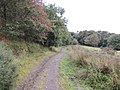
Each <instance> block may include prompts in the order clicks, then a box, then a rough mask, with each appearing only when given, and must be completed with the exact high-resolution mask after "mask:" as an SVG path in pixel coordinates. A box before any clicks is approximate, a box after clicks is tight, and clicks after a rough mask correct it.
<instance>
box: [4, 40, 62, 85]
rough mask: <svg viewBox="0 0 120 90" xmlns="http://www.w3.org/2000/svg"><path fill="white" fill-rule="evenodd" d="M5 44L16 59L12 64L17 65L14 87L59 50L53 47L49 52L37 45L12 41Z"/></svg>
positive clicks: (47, 49)
mask: <svg viewBox="0 0 120 90" xmlns="http://www.w3.org/2000/svg"><path fill="white" fill-rule="evenodd" d="M6 44H7V47H8V48H10V49H11V50H12V51H13V53H14V56H15V57H16V59H15V60H14V64H16V65H17V74H18V76H17V81H16V86H17V85H19V84H20V83H21V81H23V80H24V79H25V77H26V75H27V74H29V73H30V71H31V70H32V69H33V68H34V67H36V66H38V65H40V64H41V63H42V62H43V60H44V59H45V58H47V57H49V56H51V55H53V54H55V53H56V52H57V51H59V50H60V49H61V48H55V47H54V50H51V49H49V48H47V47H43V46H41V45H39V44H35V43H29V42H25V41H14V40H13V41H7V42H6ZM16 86H15V87H16Z"/></svg>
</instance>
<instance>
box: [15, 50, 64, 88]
mask: <svg viewBox="0 0 120 90" xmlns="http://www.w3.org/2000/svg"><path fill="white" fill-rule="evenodd" d="M63 53H64V51H63V50H61V51H60V52H59V53H56V54H55V55H53V56H51V57H49V58H47V59H46V60H44V62H43V63H42V64H40V65H39V66H37V67H35V68H34V69H33V70H32V71H31V73H30V74H28V76H27V77H26V78H25V80H24V81H23V82H22V83H21V85H19V86H18V87H17V90H59V88H60V87H59V83H58V75H59V72H58V70H59V63H60V58H61V57H62V55H63Z"/></svg>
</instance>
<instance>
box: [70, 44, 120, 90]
mask: <svg viewBox="0 0 120 90" xmlns="http://www.w3.org/2000/svg"><path fill="white" fill-rule="evenodd" d="M113 52H114V51H112V50H110V51H109V52H106V50H88V49H85V48H82V47H80V46H78V45H74V46H71V47H70V48H69V56H70V58H71V59H72V60H74V62H75V63H76V65H77V67H79V70H78V71H77V74H76V77H77V80H78V81H79V82H80V83H81V82H82V83H84V84H85V85H88V86H90V87H92V88H93V89H94V90H120V57H118V54H116V53H113Z"/></svg>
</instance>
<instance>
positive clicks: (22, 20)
mask: <svg viewBox="0 0 120 90" xmlns="http://www.w3.org/2000/svg"><path fill="white" fill-rule="evenodd" d="M33 1H35V0H33ZM0 22H1V27H0V30H1V32H2V33H5V34H6V35H8V36H10V37H13V38H16V37H18V38H22V39H25V40H27V41H32V42H37V43H42V44H44V41H45V40H46V38H47V33H48V32H49V31H51V23H50V21H49V19H48V18H47V15H46V13H45V11H44V8H43V6H42V5H41V4H40V5H39V4H38V3H37V4H36V2H32V0H1V1H0Z"/></svg>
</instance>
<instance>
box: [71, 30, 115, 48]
mask: <svg viewBox="0 0 120 90" xmlns="http://www.w3.org/2000/svg"><path fill="white" fill-rule="evenodd" d="M111 35H113V33H109V32H107V31H97V32H95V31H93V30H90V31H87V30H84V31H80V32H79V33H72V36H73V37H74V38H76V39H77V40H78V42H79V43H80V44H81V45H89V46H97V47H106V46H107V39H108V38H109V37H110V36H111Z"/></svg>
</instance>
